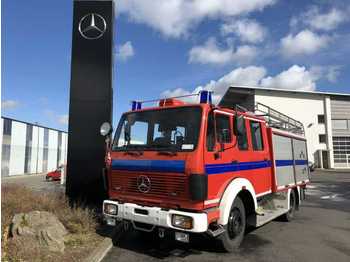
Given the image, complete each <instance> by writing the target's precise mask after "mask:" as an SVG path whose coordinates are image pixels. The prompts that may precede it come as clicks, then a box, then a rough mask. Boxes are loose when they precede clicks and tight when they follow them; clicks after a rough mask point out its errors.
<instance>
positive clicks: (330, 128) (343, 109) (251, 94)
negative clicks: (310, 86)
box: [219, 86, 350, 169]
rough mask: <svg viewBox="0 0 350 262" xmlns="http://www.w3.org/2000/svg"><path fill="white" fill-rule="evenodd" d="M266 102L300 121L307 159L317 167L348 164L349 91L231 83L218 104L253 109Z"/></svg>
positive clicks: (339, 166) (348, 165)
mask: <svg viewBox="0 0 350 262" xmlns="http://www.w3.org/2000/svg"><path fill="white" fill-rule="evenodd" d="M257 103H261V104H264V105H267V106H269V107H271V108H273V109H276V110H278V111H279V112H281V113H283V114H285V115H288V116H290V117H292V118H294V119H296V120H299V121H300V122H302V123H303V124H304V128H305V136H306V139H307V145H308V157H309V160H310V161H312V162H314V163H315V165H316V167H319V168H326V169H328V168H350V94H340V93H326V92H310V91H293V90H284V89H271V88H261V87H248V86H232V87H230V88H229V89H228V90H227V92H226V94H225V95H224V96H223V98H222V100H221V101H220V103H219V105H221V106H227V107H231V106H233V105H235V104H239V105H242V106H244V107H245V108H247V109H249V110H250V111H255V107H256V104H257Z"/></svg>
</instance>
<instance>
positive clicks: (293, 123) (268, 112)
mask: <svg viewBox="0 0 350 262" xmlns="http://www.w3.org/2000/svg"><path fill="white" fill-rule="evenodd" d="M255 113H256V114H257V113H262V114H261V115H259V116H263V117H264V118H265V120H266V122H267V123H268V124H269V126H270V127H274V128H278V129H282V130H286V131H289V132H292V133H294V134H298V135H304V134H305V130H304V125H303V123H301V122H300V121H298V120H295V119H293V118H291V117H289V116H287V115H285V114H283V113H281V112H279V111H277V110H275V109H272V108H271V107H269V106H267V105H264V104H261V103H256V105H255Z"/></svg>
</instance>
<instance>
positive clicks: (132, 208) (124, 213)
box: [103, 200, 208, 233]
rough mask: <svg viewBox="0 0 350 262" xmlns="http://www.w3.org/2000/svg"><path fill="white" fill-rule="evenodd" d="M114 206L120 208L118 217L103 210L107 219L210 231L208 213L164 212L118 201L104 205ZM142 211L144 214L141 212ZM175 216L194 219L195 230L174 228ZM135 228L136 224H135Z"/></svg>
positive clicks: (110, 201)
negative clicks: (172, 221) (172, 219)
mask: <svg viewBox="0 0 350 262" xmlns="http://www.w3.org/2000/svg"><path fill="white" fill-rule="evenodd" d="M105 203H108V204H113V205H116V206H117V207H118V212H117V215H110V214H106V213H105V212H104V210H103V215H104V217H105V218H106V219H111V218H115V219H118V220H123V219H125V220H129V221H131V222H132V223H133V222H139V223H145V224H149V225H154V226H159V227H165V228H172V229H176V230H179V231H186V232H194V233H203V232H206V231H207V230H208V218H207V214H206V213H192V212H183V211H178V210H174V209H168V210H164V209H162V208H160V207H147V206H140V205H137V204H133V203H119V202H117V201H112V200H105V201H104V202H103V204H105ZM140 210H142V214H141V213H140V212H139V211H140ZM173 214H178V215H184V216H189V217H192V219H193V228H192V229H182V228H178V227H174V226H173V225H172V223H171V217H172V215H173ZM134 227H135V224H134Z"/></svg>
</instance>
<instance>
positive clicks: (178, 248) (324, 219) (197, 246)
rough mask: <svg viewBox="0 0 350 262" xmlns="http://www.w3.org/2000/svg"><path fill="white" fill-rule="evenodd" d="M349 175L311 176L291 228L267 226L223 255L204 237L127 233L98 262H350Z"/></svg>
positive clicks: (275, 224)
mask: <svg viewBox="0 0 350 262" xmlns="http://www.w3.org/2000/svg"><path fill="white" fill-rule="evenodd" d="M349 189H350V171H348V172H345V171H344V172H324V171H315V172H313V173H312V184H310V185H309V187H308V190H307V200H305V201H304V202H303V205H302V206H301V208H300V210H299V211H298V212H297V214H296V218H295V219H294V220H293V221H292V222H289V223H288V222H281V221H278V220H275V221H272V222H270V223H268V224H266V225H264V226H262V227H260V228H257V229H255V230H252V231H250V232H248V233H247V234H246V236H245V239H244V241H243V243H242V246H241V248H240V250H239V251H238V252H236V253H232V254H228V253H225V252H224V251H223V250H221V249H220V246H219V245H218V244H217V243H216V242H215V241H213V240H211V239H209V238H206V237H205V236H194V237H192V238H191V240H192V243H190V244H186V245H185V244H179V243H176V242H174V241H164V240H162V241H160V240H159V239H158V238H156V237H154V236H152V235H149V234H144V233H138V232H130V233H127V234H124V235H123V236H122V237H120V238H118V239H114V242H115V245H114V247H113V248H112V250H111V251H110V252H109V253H108V254H107V256H106V257H105V258H104V260H103V262H111V261H113V262H116V261H117V262H119V261H127V262H131V261H142V262H147V261H159V260H162V261H200V262H204V261H215V262H219V261H298V262H301V261H308V262H309V261H320V262H322V261H327V262H328V261H334V262H336V261H337V262H341V261H346V262H348V261H350V190H349Z"/></svg>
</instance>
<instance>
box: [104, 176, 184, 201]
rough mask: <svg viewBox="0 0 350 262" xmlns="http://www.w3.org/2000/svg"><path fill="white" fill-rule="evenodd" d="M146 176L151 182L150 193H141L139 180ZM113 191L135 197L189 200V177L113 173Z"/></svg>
mask: <svg viewBox="0 0 350 262" xmlns="http://www.w3.org/2000/svg"><path fill="white" fill-rule="evenodd" d="M140 176H146V177H147V178H149V180H150V184H151V186H150V189H149V191H148V192H146V193H143V192H140V190H139V188H138V178H139V177H140ZM111 185H112V189H113V190H115V191H116V192H120V193H126V194H132V195H134V196H151V197H162V198H164V197H166V198H176V199H179V198H180V199H186V198H188V196H189V194H188V186H187V185H188V177H187V176H186V175H185V174H178V173H166V174H165V173H145V172H142V173H135V172H127V171H113V172H112V178H111Z"/></svg>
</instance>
